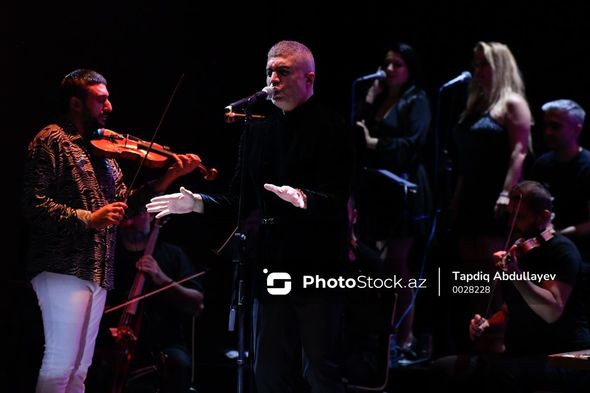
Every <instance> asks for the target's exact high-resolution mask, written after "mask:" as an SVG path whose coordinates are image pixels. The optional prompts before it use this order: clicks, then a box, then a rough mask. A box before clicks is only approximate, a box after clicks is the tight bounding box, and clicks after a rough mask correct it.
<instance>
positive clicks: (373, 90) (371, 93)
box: [365, 66, 383, 105]
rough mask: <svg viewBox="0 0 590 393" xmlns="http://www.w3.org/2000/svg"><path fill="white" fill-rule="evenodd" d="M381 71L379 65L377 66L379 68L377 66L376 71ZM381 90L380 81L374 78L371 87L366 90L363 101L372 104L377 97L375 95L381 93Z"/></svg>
mask: <svg viewBox="0 0 590 393" xmlns="http://www.w3.org/2000/svg"><path fill="white" fill-rule="evenodd" d="M379 71H381V67H380V66H379V68H377V72H379ZM382 92H383V87H382V84H381V82H380V81H379V79H375V80H374V81H373V84H372V85H371V87H369V90H368V91H367V96H366V97H365V101H366V102H367V104H370V105H372V104H373V103H374V102H375V98H377V96H378V95H379V94H381V93H382Z"/></svg>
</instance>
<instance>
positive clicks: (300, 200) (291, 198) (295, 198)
mask: <svg viewBox="0 0 590 393" xmlns="http://www.w3.org/2000/svg"><path fill="white" fill-rule="evenodd" d="M264 189H265V190H268V191H270V192H273V193H275V194H276V195H277V196H278V197H279V198H281V199H282V200H284V201H287V202H289V203H291V204H292V205H293V206H295V207H298V208H300V209H307V196H306V195H305V194H304V193H303V191H301V190H300V189H298V188H293V187H291V186H281V187H278V186H275V185H274V184H269V183H266V184H265V185H264Z"/></svg>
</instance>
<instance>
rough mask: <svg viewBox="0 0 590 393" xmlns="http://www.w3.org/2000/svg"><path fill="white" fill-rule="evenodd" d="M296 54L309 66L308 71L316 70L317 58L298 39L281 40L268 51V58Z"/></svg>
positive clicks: (299, 59)
mask: <svg viewBox="0 0 590 393" xmlns="http://www.w3.org/2000/svg"><path fill="white" fill-rule="evenodd" d="M287 56H295V57H296V58H297V59H298V61H300V62H303V64H304V65H305V66H306V67H307V68H309V69H308V70H306V71H308V72H309V71H315V60H314V58H313V54H312V53H311V50H309V48H308V47H307V46H305V45H303V44H302V43H301V42H297V41H279V42H277V43H276V44H274V45H273V47H272V48H270V50H269V51H268V58H269V59H270V58H271V57H287Z"/></svg>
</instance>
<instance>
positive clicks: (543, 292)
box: [438, 181, 590, 392]
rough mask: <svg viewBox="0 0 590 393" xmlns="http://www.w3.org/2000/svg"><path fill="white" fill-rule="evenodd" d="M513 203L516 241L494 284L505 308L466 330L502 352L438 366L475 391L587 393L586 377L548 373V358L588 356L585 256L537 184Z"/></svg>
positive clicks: (523, 187)
mask: <svg viewBox="0 0 590 393" xmlns="http://www.w3.org/2000/svg"><path fill="white" fill-rule="evenodd" d="M509 197H510V204H509V206H508V211H509V213H510V214H511V218H512V219H511V222H513V232H514V235H515V237H516V238H519V240H517V241H516V242H515V243H514V245H513V246H512V247H510V248H509V250H508V251H499V252H496V253H495V254H494V256H495V258H496V260H497V267H498V268H499V270H498V272H497V273H496V274H495V276H494V277H496V278H500V281H499V282H498V284H500V285H501V288H502V294H503V298H504V304H503V305H502V306H501V308H500V309H499V310H497V311H496V312H495V313H493V314H492V315H491V316H490V317H489V318H484V317H483V316H482V315H479V314H476V315H475V316H474V317H473V319H472V320H471V323H470V325H469V335H470V337H471V339H472V340H474V341H478V340H481V339H482V338H484V337H485V336H490V335H497V336H500V337H502V338H503V339H504V351H503V352H502V353H500V354H493V355H489V354H488V355H485V354H480V355H479V356H476V357H472V358H470V359H467V361H465V360H466V359H465V358H463V359H461V358H456V357H455V358H454V360H453V361H450V358H446V359H445V360H444V361H440V360H439V361H438V362H439V365H443V368H447V369H449V370H450V369H453V373H452V374H453V375H452V377H453V378H452V379H451V380H452V381H453V382H455V383H457V381H458V380H462V382H464V383H477V384H478V385H482V386H483V388H484V390H486V389H489V391H502V392H507V391H508V392H512V391H515V392H528V391H535V390H538V389H543V390H545V389H547V390H551V391H568V392H570V391H575V392H578V391H588V388H589V387H590V385H588V383H590V378H589V375H588V374H589V373H588V372H587V371H585V372H583V371H581V370H576V369H571V368H562V367H553V366H550V365H549V364H548V357H547V355H549V354H552V353H560V352H566V351H574V350H582V349H589V352H590V331H589V328H588V310H587V308H588V298H587V296H586V295H585V293H587V288H583V287H582V286H580V285H579V282H580V277H581V275H580V271H581V264H582V261H581V257H580V254H579V252H578V250H577V249H576V247H575V245H574V244H573V243H572V242H571V241H570V240H569V239H568V238H566V237H565V236H563V235H561V234H559V233H556V232H555V231H554V230H553V226H552V224H551V218H552V213H551V210H552V207H551V201H552V197H551V195H550V194H549V192H548V191H547V190H546V189H545V188H544V187H543V186H542V185H541V184H540V183H537V182H532V181H524V182H522V183H520V184H518V185H516V186H515V187H514V188H513V189H512V190H511V191H510V194H509ZM490 281H491V280H490ZM577 284H578V285H577ZM492 311H493V310H492ZM482 314H483V310H482ZM445 363H446V364H445ZM460 364H463V365H464V366H463V367H461V366H460ZM449 366H451V367H449ZM458 369H461V370H460V371H459V372H457V370H458ZM482 382H483V383H482Z"/></svg>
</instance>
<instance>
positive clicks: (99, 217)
mask: <svg viewBox="0 0 590 393" xmlns="http://www.w3.org/2000/svg"><path fill="white" fill-rule="evenodd" d="M60 103H61V109H62V117H61V118H60V119H59V120H58V121H57V122H56V123H55V124H50V125H48V126H47V127H45V128H44V129H42V130H41V131H40V132H39V133H38V134H37V135H36V136H35V137H34V139H33V141H32V142H31V143H30V145H29V149H28V155H27V161H26V165H25V171H24V176H23V179H24V180H23V201H22V202H23V210H24V213H25V216H26V217H27V219H28V221H29V223H30V226H29V227H30V243H29V244H30V247H29V250H30V251H29V255H28V263H27V271H28V273H29V276H30V277H31V282H32V285H33V289H34V290H35V292H36V294H37V298H38V301H39V305H40V307H41V314H42V318H43V328H44V333H45V351H44V355H43V361H42V365H41V369H40V371H39V377H38V380H37V388H36V391H37V393H64V392H67V393H80V392H83V391H84V380H85V378H86V374H87V370H88V367H89V366H90V363H91V361H92V354H93V352H94V344H95V340H96V334H97V331H98V326H99V322H100V319H101V316H102V313H103V308H104V304H105V299H106V291H107V290H109V289H112V288H113V284H114V274H113V263H114V249H115V239H116V226H117V224H118V223H119V222H120V221H121V220H122V219H123V217H124V214H125V211H126V209H127V207H128V204H127V202H123V200H124V199H126V198H124V196H125V195H126V194H127V188H126V186H125V184H124V183H123V174H122V172H121V170H120V168H119V166H118V165H117V162H116V161H115V160H114V159H112V158H102V157H98V156H96V155H94V154H92V153H91V152H90V148H89V140H90V136H91V134H92V133H93V132H94V131H95V130H96V129H98V128H101V127H104V126H105V125H106V121H107V118H108V117H109V115H110V114H111V112H112V110H113V106H112V104H111V102H110V96H109V91H108V89H107V81H106V79H105V78H104V77H103V76H102V75H100V74H99V73H97V72H95V71H92V70H86V69H78V70H75V71H73V72H71V73H69V74H68V75H66V76H65V78H64V79H63V80H62V82H61V86H60ZM170 163H171V164H170V166H169V169H168V170H167V171H166V172H165V174H164V175H163V176H162V177H161V178H160V179H158V180H156V181H153V182H151V183H149V186H146V187H143V188H142V189H141V190H138V192H135V193H131V196H130V198H129V200H128V203H129V204H130V205H131V204H134V203H135V204H138V205H142V204H143V200H145V199H147V198H149V197H150V196H151V195H154V194H158V193H161V192H163V191H165V190H166V188H167V187H168V186H169V185H170V184H171V183H172V182H173V181H174V180H176V179H177V178H179V177H180V176H183V175H185V174H188V173H190V172H191V171H193V170H194V169H196V168H197V166H198V165H199V164H200V159H199V157H198V156H196V155H194V154H187V155H175V156H174V157H173V159H172V160H171V161H170Z"/></svg>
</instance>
